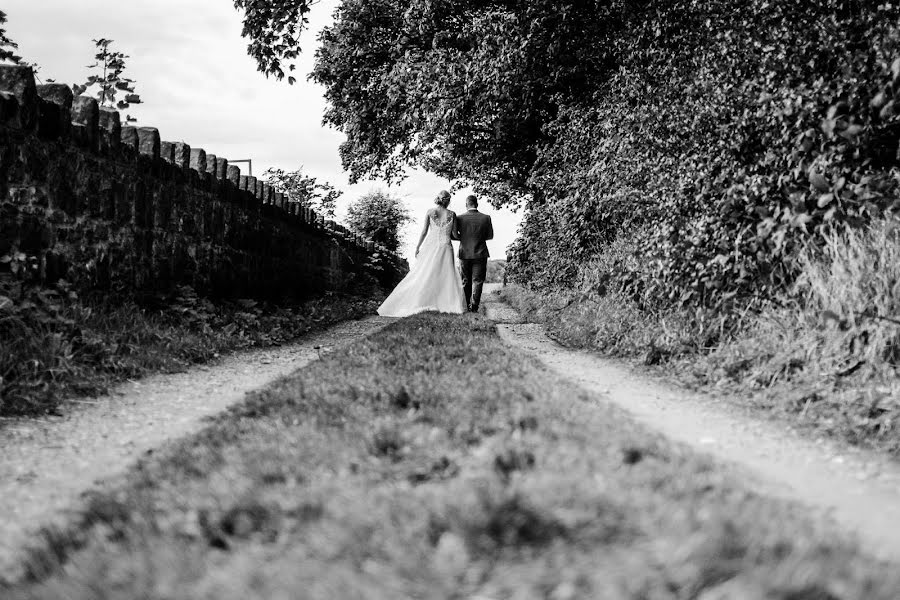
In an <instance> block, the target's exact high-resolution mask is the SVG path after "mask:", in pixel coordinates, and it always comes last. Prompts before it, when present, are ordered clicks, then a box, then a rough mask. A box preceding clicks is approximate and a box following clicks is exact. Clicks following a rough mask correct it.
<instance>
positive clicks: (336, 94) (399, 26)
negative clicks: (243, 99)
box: [236, 0, 613, 204]
mask: <svg viewBox="0 0 900 600" xmlns="http://www.w3.org/2000/svg"><path fill="white" fill-rule="evenodd" d="M309 5H310V3H309V2H307V0H287V1H286V0H261V1H257V2H253V3H249V2H243V1H241V2H236V6H238V8H244V9H245V28H244V34H245V35H248V36H250V37H251V38H252V39H253V43H252V44H251V48H250V53H251V55H253V56H254V57H255V58H256V59H257V61H258V65H259V68H260V70H261V71H263V72H265V73H267V74H274V75H276V76H277V77H281V76H283V71H282V67H281V64H282V61H284V60H290V59H292V58H294V57H295V56H296V53H297V52H298V51H299V40H298V38H297V35H298V34H299V32H300V29H302V25H303V24H305V17H304V16H303V15H305V14H306V13H307V12H308V10H309ZM609 5H610V2H609V1H608V0H567V1H566V2H563V3H560V2H556V1H550V0H532V1H530V2H509V1H497V2H484V1H482V0H439V1H437V2H435V1H432V0H413V1H412V2H408V1H400V0H374V1H369V0H344V1H342V2H341V3H340V5H339V6H338V8H337V10H336V12H335V22H334V24H333V26H331V27H329V28H327V29H325V30H324V31H323V32H322V34H321V37H320V40H319V41H320V47H319V49H318V51H317V54H316V67H315V69H314V71H313V73H312V74H311V78H312V79H313V80H315V81H317V82H318V83H321V84H323V85H324V86H325V88H326V98H327V99H328V102H329V108H328V110H327V112H326V115H325V122H326V123H328V124H331V125H334V126H335V127H337V128H338V129H340V130H341V131H343V132H344V133H345V134H346V136H347V140H346V142H345V143H344V144H343V145H342V147H341V156H342V160H343V163H344V166H345V168H346V169H347V170H348V171H349V172H350V176H351V181H353V182H356V181H358V180H359V179H360V178H363V177H382V178H385V179H387V180H389V181H390V180H396V179H400V178H402V177H403V174H404V171H405V168H406V167H407V166H411V165H414V166H420V167H424V168H426V169H428V170H430V171H432V172H435V173H437V174H439V175H442V176H444V177H446V178H448V179H457V180H461V181H460V185H463V183H464V182H465V180H471V181H472V182H473V183H474V187H475V189H476V190H477V191H478V192H479V193H481V194H482V195H484V196H486V197H489V198H492V199H494V201H495V202H496V203H498V204H500V203H503V202H514V201H515V200H516V199H517V198H520V197H522V196H523V195H526V194H527V193H528V188H527V186H526V183H527V179H528V176H529V172H530V169H531V167H532V165H533V163H534V161H535V158H536V156H537V151H538V148H539V147H540V146H541V145H542V144H544V143H545V142H547V141H548V140H547V138H546V136H545V134H544V132H543V128H544V126H545V125H546V124H547V123H549V122H551V121H552V120H553V119H554V117H555V115H556V113H557V111H558V108H559V103H560V100H561V99H565V98H580V97H582V96H583V93H584V91H585V90H586V89H587V88H586V87H585V85H584V84H585V82H586V81H588V80H591V79H594V78H597V77H599V76H600V75H601V74H602V73H603V72H604V71H605V70H606V69H607V68H608V67H609V61H608V52H607V51H606V50H605V49H604V48H602V47H595V46H594V45H593V41H594V40H596V39H599V38H601V37H602V36H603V32H604V31H605V30H606V28H608V27H609V26H610V24H611V23H612V22H613V21H612V20H611V19H610V18H608V15H609Z"/></svg>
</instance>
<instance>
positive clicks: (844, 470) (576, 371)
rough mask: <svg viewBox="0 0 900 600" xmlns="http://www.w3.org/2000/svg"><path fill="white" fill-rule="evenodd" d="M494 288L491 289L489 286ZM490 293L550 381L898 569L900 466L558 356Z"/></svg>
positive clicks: (569, 355) (588, 359)
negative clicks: (623, 415)
mask: <svg viewBox="0 0 900 600" xmlns="http://www.w3.org/2000/svg"><path fill="white" fill-rule="evenodd" d="M486 287H487V286H486ZM496 289H497V288H496V286H491V287H490V288H489V289H486V290H485V293H486V304H485V309H486V312H487V315H488V317H489V318H491V319H493V320H495V321H497V322H498V325H497V329H498V331H499V333H500V336H501V337H502V338H503V339H504V340H505V341H506V342H507V343H508V344H509V345H511V346H513V347H515V348H519V349H521V350H524V351H526V352H528V353H530V354H532V355H533V356H535V357H536V358H538V359H539V360H540V361H541V362H542V363H543V364H545V365H546V366H547V367H549V368H550V369H552V370H553V371H555V372H557V373H559V374H561V375H562V376H564V377H566V378H567V379H569V380H571V381H573V382H575V383H577V384H578V385H580V386H581V387H583V388H585V389H587V390H590V391H592V392H598V393H600V394H602V395H603V396H604V397H605V398H606V399H608V400H609V401H610V402H612V403H614V404H617V405H619V406H621V407H622V408H624V409H626V410H627V411H629V412H630V413H631V414H632V415H634V417H635V418H637V419H638V420H639V421H641V422H643V423H645V424H647V425H649V426H650V427H652V428H654V429H656V430H657V431H660V432H661V433H663V434H665V435H666V436H668V437H669V438H671V439H673V440H676V441H679V442H682V443H685V444H688V445H689V446H692V447H694V448H696V449H697V450H699V451H701V452H704V453H706V454H709V455H712V456H715V457H717V458H719V459H722V460H724V461H727V462H730V463H732V464H735V465H738V466H739V468H742V469H743V470H744V471H745V472H746V475H747V477H749V478H752V480H753V484H754V485H753V487H754V489H756V491H758V492H760V493H764V494H768V495H771V496H775V497H779V498H783V499H787V500H791V501H797V502H800V503H802V504H804V505H806V506H808V507H809V508H810V510H812V511H815V512H817V513H819V514H822V515H823V516H825V517H826V518H830V519H832V520H833V521H835V522H836V523H837V524H838V526H839V527H842V528H843V529H844V530H846V532H848V533H849V534H851V535H855V536H857V537H858V539H859V540H860V543H861V544H862V546H863V548H864V549H865V550H866V551H867V552H869V553H870V554H872V555H874V556H876V557H878V558H883V559H885V560H892V561H895V562H896V561H898V560H900V465H898V464H897V463H896V462H894V461H892V460H891V459H889V458H887V457H885V456H882V455H878V454H874V453H871V452H866V451H863V450H859V449H855V448H848V447H846V446H843V445H840V444H837V443H834V442H830V441H826V440H821V439H820V440H815V441H813V440H810V439H809V438H806V437H803V436H801V435H800V434H799V433H798V432H796V431H794V430H792V429H790V428H789V427H787V426H785V425H783V424H780V423H777V422H773V421H764V420H761V419H759V418H757V417H754V416H752V415H750V414H749V413H748V412H744V411H742V410H741V409H740V408H738V407H735V406H734V405H733V404H731V403H727V404H726V403H724V402H716V400H715V398H713V397H711V396H706V395H699V394H692V393H688V392H685V391H683V390H679V389H676V388H674V387H672V386H671V384H667V383H665V382H663V381H659V380H657V379H655V378H652V377H649V376H646V375H643V374H639V373H636V372H635V371H634V369H632V368H630V367H629V366H628V365H626V364H625V363H624V362H621V361H617V360H610V359H606V358H602V357H600V356H598V355H596V354H592V353H589V352H585V351H580V350H572V349H568V348H565V347H563V346H560V345H559V344H557V343H556V342H554V341H553V340H551V339H550V338H548V337H547V336H546V334H545V333H544V330H543V327H542V326H540V325H536V324H533V323H524V322H522V318H521V316H520V315H519V314H518V313H517V312H516V311H515V310H514V309H513V308H511V307H510V306H508V305H506V304H503V303H500V302H498V300H497V296H496V295H493V294H492V293H491V292H493V291H495V290H496Z"/></svg>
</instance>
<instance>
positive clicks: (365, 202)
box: [347, 190, 412, 252]
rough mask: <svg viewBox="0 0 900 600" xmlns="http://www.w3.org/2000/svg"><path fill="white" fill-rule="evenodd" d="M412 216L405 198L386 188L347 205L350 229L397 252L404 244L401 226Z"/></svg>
mask: <svg viewBox="0 0 900 600" xmlns="http://www.w3.org/2000/svg"><path fill="white" fill-rule="evenodd" d="M411 220H412V219H411V218H410V216H409V210H407V208H406V206H405V205H404V204H403V201H401V200H400V199H399V198H397V197H396V196H392V195H390V194H388V193H387V192H385V191H384V190H372V191H371V192H369V193H367V194H364V195H363V196H361V197H360V198H359V200H357V201H356V202H353V203H351V204H350V205H349V206H348V207H347V225H348V226H349V227H350V229H352V230H354V231H356V232H357V233H359V234H360V235H363V236H365V237H367V238H370V239H372V240H373V241H374V242H375V243H377V244H381V245H382V246H385V247H386V248H387V249H388V250H391V251H394V252H396V251H397V248H399V247H400V241H401V239H402V236H401V232H400V229H401V228H402V227H403V226H404V225H405V224H406V223H408V222H410V221H411Z"/></svg>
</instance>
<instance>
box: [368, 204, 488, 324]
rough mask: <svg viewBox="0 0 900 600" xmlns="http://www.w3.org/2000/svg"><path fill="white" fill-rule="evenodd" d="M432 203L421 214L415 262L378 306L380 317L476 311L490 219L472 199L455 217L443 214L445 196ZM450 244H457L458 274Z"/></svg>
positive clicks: (483, 275) (485, 270)
mask: <svg viewBox="0 0 900 600" xmlns="http://www.w3.org/2000/svg"><path fill="white" fill-rule="evenodd" d="M434 203H435V204H436V205H437V206H435V207H434V208H432V209H430V210H429V211H428V213H427V214H426V215H425V227H423V228H422V235H421V236H419V245H418V246H417V247H416V263H415V264H414V265H413V267H412V268H411V269H410V270H409V273H408V274H407V275H406V277H405V278H404V279H403V281H401V282H400V283H399V284H397V287H396V288H394V291H393V292H391V295H390V296H388V297H387V300H385V301H384V303H383V304H382V305H381V306H380V307H379V308H378V314H379V315H381V316H383V317H407V316H409V315H413V314H416V313H419V312H422V311H426V310H436V311H439V312H446V313H457V314H459V313H464V312H466V310H469V311H471V312H478V304H479V302H480V301H481V287H482V285H483V284H484V277H485V274H486V273H487V260H488V249H487V244H486V243H485V242H486V241H487V240H490V239H493V238H494V228H493V226H492V225H491V218H490V217H489V216H488V215H485V214H483V213H480V212H478V200H477V199H476V198H475V196H469V197H468V198H466V212H465V213H463V214H461V215H459V216H457V215H456V213H454V212H453V211H452V210H447V207H448V206H449V205H450V194H449V193H448V192H446V191H444V192H441V193H440V194H438V197H437V198H436V199H435V201H434ZM450 240H459V264H460V271H459V272H457V270H456V265H455V264H454V261H453V246H452V245H451V244H450ZM460 276H462V282H460Z"/></svg>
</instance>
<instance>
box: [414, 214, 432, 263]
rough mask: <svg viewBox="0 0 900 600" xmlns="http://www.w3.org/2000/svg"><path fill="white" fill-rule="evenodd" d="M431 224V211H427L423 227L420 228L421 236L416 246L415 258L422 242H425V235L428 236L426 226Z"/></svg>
mask: <svg viewBox="0 0 900 600" xmlns="http://www.w3.org/2000/svg"><path fill="white" fill-rule="evenodd" d="M430 224H431V211H430V210H429V211H428V212H427V213H425V226H424V227H422V235H420V236H419V243H418V244H416V256H418V255H419V248H420V247H421V246H422V242H424V241H425V235H426V234H428V226H429V225H430Z"/></svg>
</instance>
